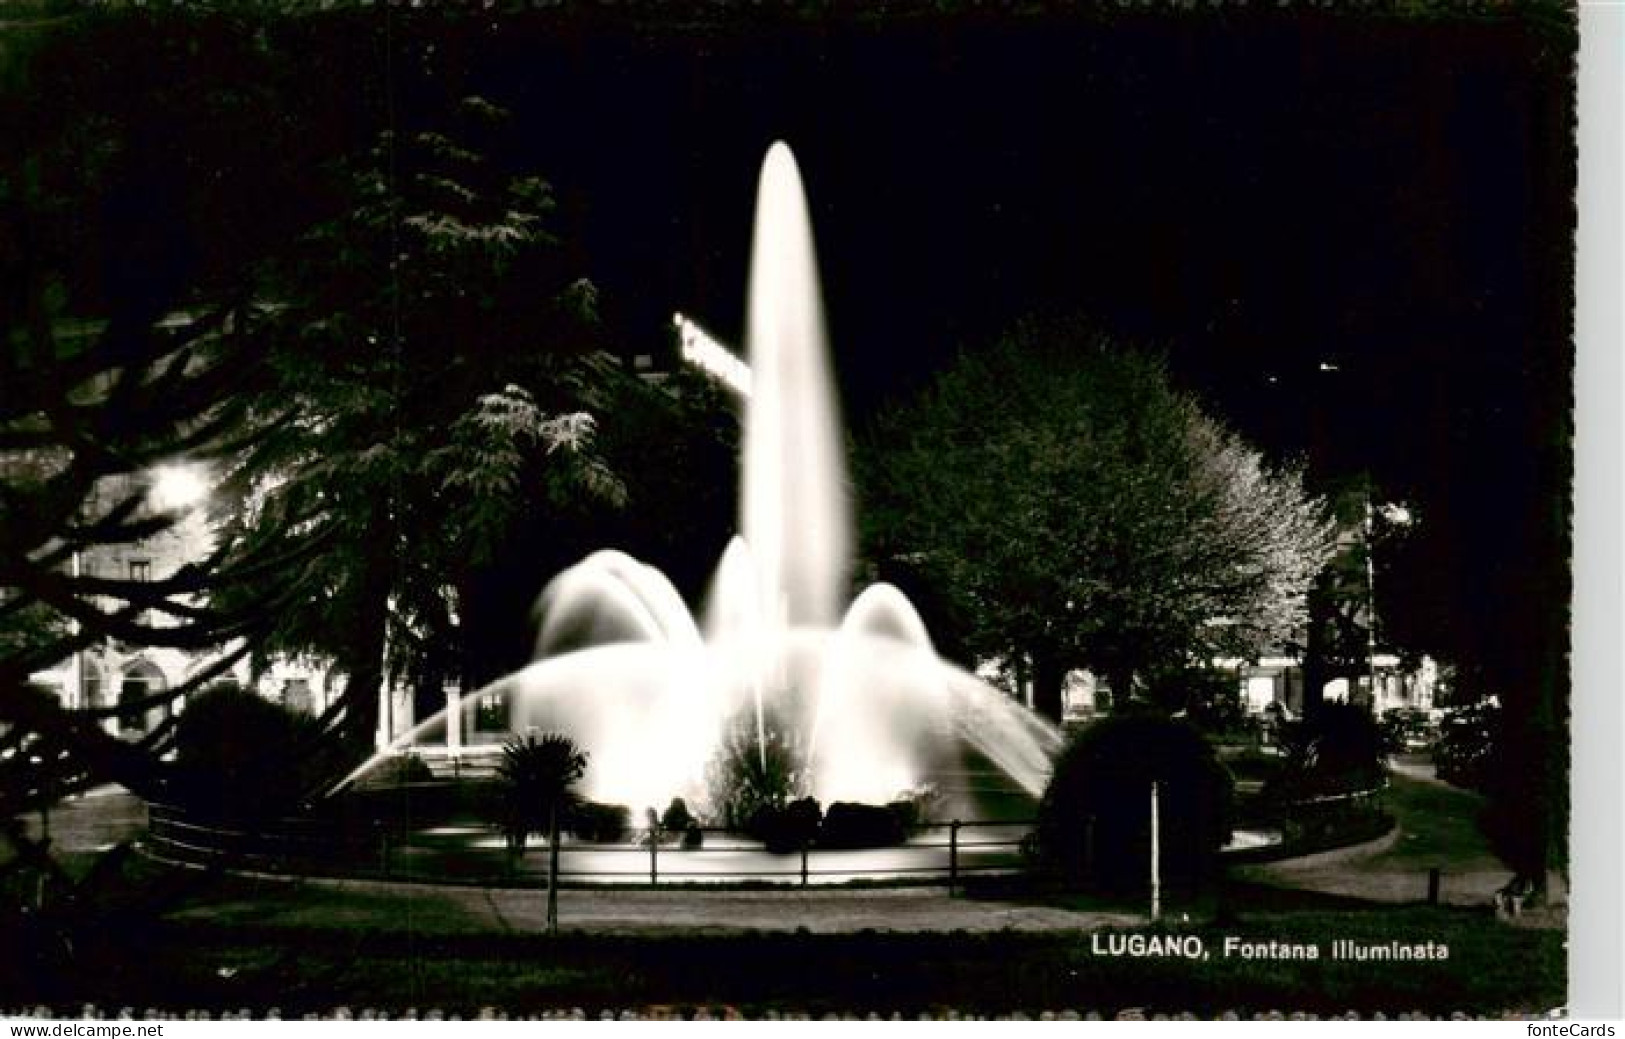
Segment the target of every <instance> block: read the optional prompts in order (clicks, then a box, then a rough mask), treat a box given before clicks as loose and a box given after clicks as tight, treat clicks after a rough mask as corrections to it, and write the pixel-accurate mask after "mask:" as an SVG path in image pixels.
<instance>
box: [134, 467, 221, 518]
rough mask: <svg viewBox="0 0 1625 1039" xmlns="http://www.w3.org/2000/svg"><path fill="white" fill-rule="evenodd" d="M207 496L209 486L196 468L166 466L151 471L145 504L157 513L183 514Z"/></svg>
mask: <svg viewBox="0 0 1625 1039" xmlns="http://www.w3.org/2000/svg"><path fill="white" fill-rule="evenodd" d="M208 496H209V485H208V483H207V482H206V481H205V480H204V479H203V474H202V473H201V472H200V471H199V470H198V469H197V467H196V466H190V465H166V466H160V467H159V468H157V469H154V470H153V473H152V487H151V489H150V490H148V491H147V502H148V503H149V504H150V505H151V506H152V507H153V508H154V509H156V510H158V511H159V512H185V511H186V510H187V509H191V508H194V507H196V506H197V505H199V504H201V503H202V501H203V499H205V498H207V497H208Z"/></svg>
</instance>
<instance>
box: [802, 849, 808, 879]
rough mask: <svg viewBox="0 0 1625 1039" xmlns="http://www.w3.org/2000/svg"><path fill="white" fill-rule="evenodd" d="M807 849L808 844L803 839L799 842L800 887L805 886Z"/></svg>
mask: <svg viewBox="0 0 1625 1039" xmlns="http://www.w3.org/2000/svg"><path fill="white" fill-rule="evenodd" d="M807 847H808V842H807V841H806V840H805V839H803V840H802V842H801V886H802V887H806V886H807Z"/></svg>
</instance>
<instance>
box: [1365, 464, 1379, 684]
mask: <svg viewBox="0 0 1625 1039" xmlns="http://www.w3.org/2000/svg"><path fill="white" fill-rule="evenodd" d="M1373 512H1374V510H1373V509H1372V507H1371V498H1370V496H1369V495H1368V496H1367V497H1366V501H1365V594H1366V626H1365V638H1366V670H1367V671H1368V672H1369V674H1370V682H1371V704H1370V706H1371V710H1372V712H1373V713H1375V712H1376V710H1377V564H1376V556H1377V551H1376V539H1375V537H1374V534H1375V532H1376V524H1375V522H1374V521H1373Z"/></svg>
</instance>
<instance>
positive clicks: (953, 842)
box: [948, 819, 959, 898]
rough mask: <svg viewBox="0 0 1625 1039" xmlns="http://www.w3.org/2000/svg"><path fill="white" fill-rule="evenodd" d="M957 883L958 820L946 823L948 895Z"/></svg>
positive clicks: (950, 894)
mask: <svg viewBox="0 0 1625 1039" xmlns="http://www.w3.org/2000/svg"><path fill="white" fill-rule="evenodd" d="M958 884H959V820H958V819H955V820H954V821H953V822H951V823H949V824H948V897H949V898H952V897H953V894H954V888H955V887H957V886H958Z"/></svg>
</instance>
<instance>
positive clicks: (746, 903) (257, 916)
mask: <svg viewBox="0 0 1625 1039" xmlns="http://www.w3.org/2000/svg"><path fill="white" fill-rule="evenodd" d="M241 887H242V890H240V891H237V892H234V893H230V894H222V895H218V896H212V897H210V898H209V900H208V901H207V902H206V903H202V904H196V905H193V906H190V907H188V908H185V909H181V910H178V911H176V912H174V913H172V914H170V919H174V920H195V921H209V922H212V923H220V924H228V925H233V926H252V927H254V928H265V929H270V930H284V929H286V930H305V929H311V928H318V929H320V928H334V929H343V930H354V931H367V930H374V931H396V932H403V931H404V932H409V933H411V934H414V935H418V936H439V935H457V934H490V933H501V932H513V933H533V932H539V931H542V930H543V929H544V928H545V924H546V919H547V916H546V913H547V892H545V891H537V890H534V889H525V888H474V887H467V888H455V887H445V886H432V885H418V884H399V883H389V882H380V881H353V880H315V879H313V880H304V881H298V882H281V881H265V882H263V883H261V884H256V885H241ZM1144 922H1145V918H1144V917H1143V916H1139V915H1137V914H1131V913H1100V912H1078V911H1074V910H1069V909H1059V908H1053V907H1048V906H1032V905H1020V904H1014V903H1009V902H982V901H976V900H972V899H965V898H950V897H949V896H948V894H947V893H946V892H945V891H944V890H942V889H940V888H875V889H867V890H852V889H844V890H820V889H817V888H812V889H807V890H779V891H716V890H703V889H686V890H666V891H650V890H606V889H585V890H577V889H565V890H562V891H560V892H559V926H560V927H561V928H562V929H564V930H580V931H591V932H593V933H595V934H625V935H656V934H662V933H683V934H702V933H737V932H745V931H796V930H801V929H805V930H807V931H809V932H815V933H824V934H831V933H854V932H858V931H863V930H875V931H900V932H933V933H941V932H948V931H978V932H986V931H1006V930H1011V931H1070V930H1090V929H1094V928H1099V927H1133V926H1138V925H1141V924H1143V923H1144Z"/></svg>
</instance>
